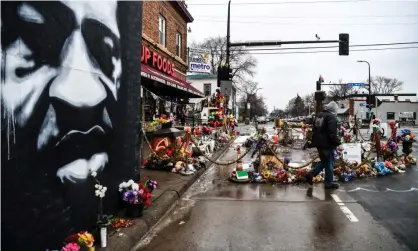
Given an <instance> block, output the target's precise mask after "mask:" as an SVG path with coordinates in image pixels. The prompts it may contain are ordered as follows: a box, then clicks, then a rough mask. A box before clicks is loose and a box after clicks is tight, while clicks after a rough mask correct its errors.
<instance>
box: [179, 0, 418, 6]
mask: <svg viewBox="0 0 418 251" xmlns="http://www.w3.org/2000/svg"><path fill="white" fill-rule="evenodd" d="M359 2H375V3H385V2H415V3H417V2H418V1H411V0H386V1H374V0H330V1H282V2H237V3H236V2H232V3H231V4H232V5H262V4H265V5H267V4H269V5H282V4H318V3H359ZM187 5H193V6H199V5H202V6H208V5H213V6H216V5H221V6H222V5H228V3H187Z"/></svg>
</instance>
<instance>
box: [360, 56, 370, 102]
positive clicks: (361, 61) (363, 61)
mask: <svg viewBox="0 0 418 251" xmlns="http://www.w3.org/2000/svg"><path fill="white" fill-rule="evenodd" d="M357 62H359V63H367V65H368V66H369V102H368V103H369V104H370V101H371V100H372V79H371V76H370V63H369V62H367V61H365V60H358V61H357Z"/></svg>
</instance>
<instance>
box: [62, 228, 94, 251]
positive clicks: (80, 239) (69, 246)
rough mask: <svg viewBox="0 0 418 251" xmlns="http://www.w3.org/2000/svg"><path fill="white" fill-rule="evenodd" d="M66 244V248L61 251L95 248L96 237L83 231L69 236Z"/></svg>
mask: <svg viewBox="0 0 418 251" xmlns="http://www.w3.org/2000/svg"><path fill="white" fill-rule="evenodd" d="M64 243H65V246H64V247H63V248H62V249H61V251H79V250H80V249H81V247H88V248H89V247H93V246H94V237H93V235H92V234H91V233H89V232H87V231H81V232H79V233H76V234H72V235H70V236H68V237H67V238H66V239H65V241H64Z"/></svg>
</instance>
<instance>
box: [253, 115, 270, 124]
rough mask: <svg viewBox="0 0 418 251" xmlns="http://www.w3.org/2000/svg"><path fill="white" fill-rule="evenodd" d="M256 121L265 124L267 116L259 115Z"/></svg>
mask: <svg viewBox="0 0 418 251" xmlns="http://www.w3.org/2000/svg"><path fill="white" fill-rule="evenodd" d="M256 121H257V123H259V124H266V123H267V118H266V117H265V116H260V117H258V118H257V119H256Z"/></svg>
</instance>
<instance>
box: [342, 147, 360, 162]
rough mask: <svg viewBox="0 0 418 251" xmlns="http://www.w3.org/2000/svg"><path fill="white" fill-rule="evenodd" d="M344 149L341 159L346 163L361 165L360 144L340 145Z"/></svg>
mask: <svg viewBox="0 0 418 251" xmlns="http://www.w3.org/2000/svg"><path fill="white" fill-rule="evenodd" d="M342 146H343V147H344V151H343V159H344V160H345V161H347V162H350V163H353V162H355V161H357V163H361V144H360V143H347V144H342Z"/></svg>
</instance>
